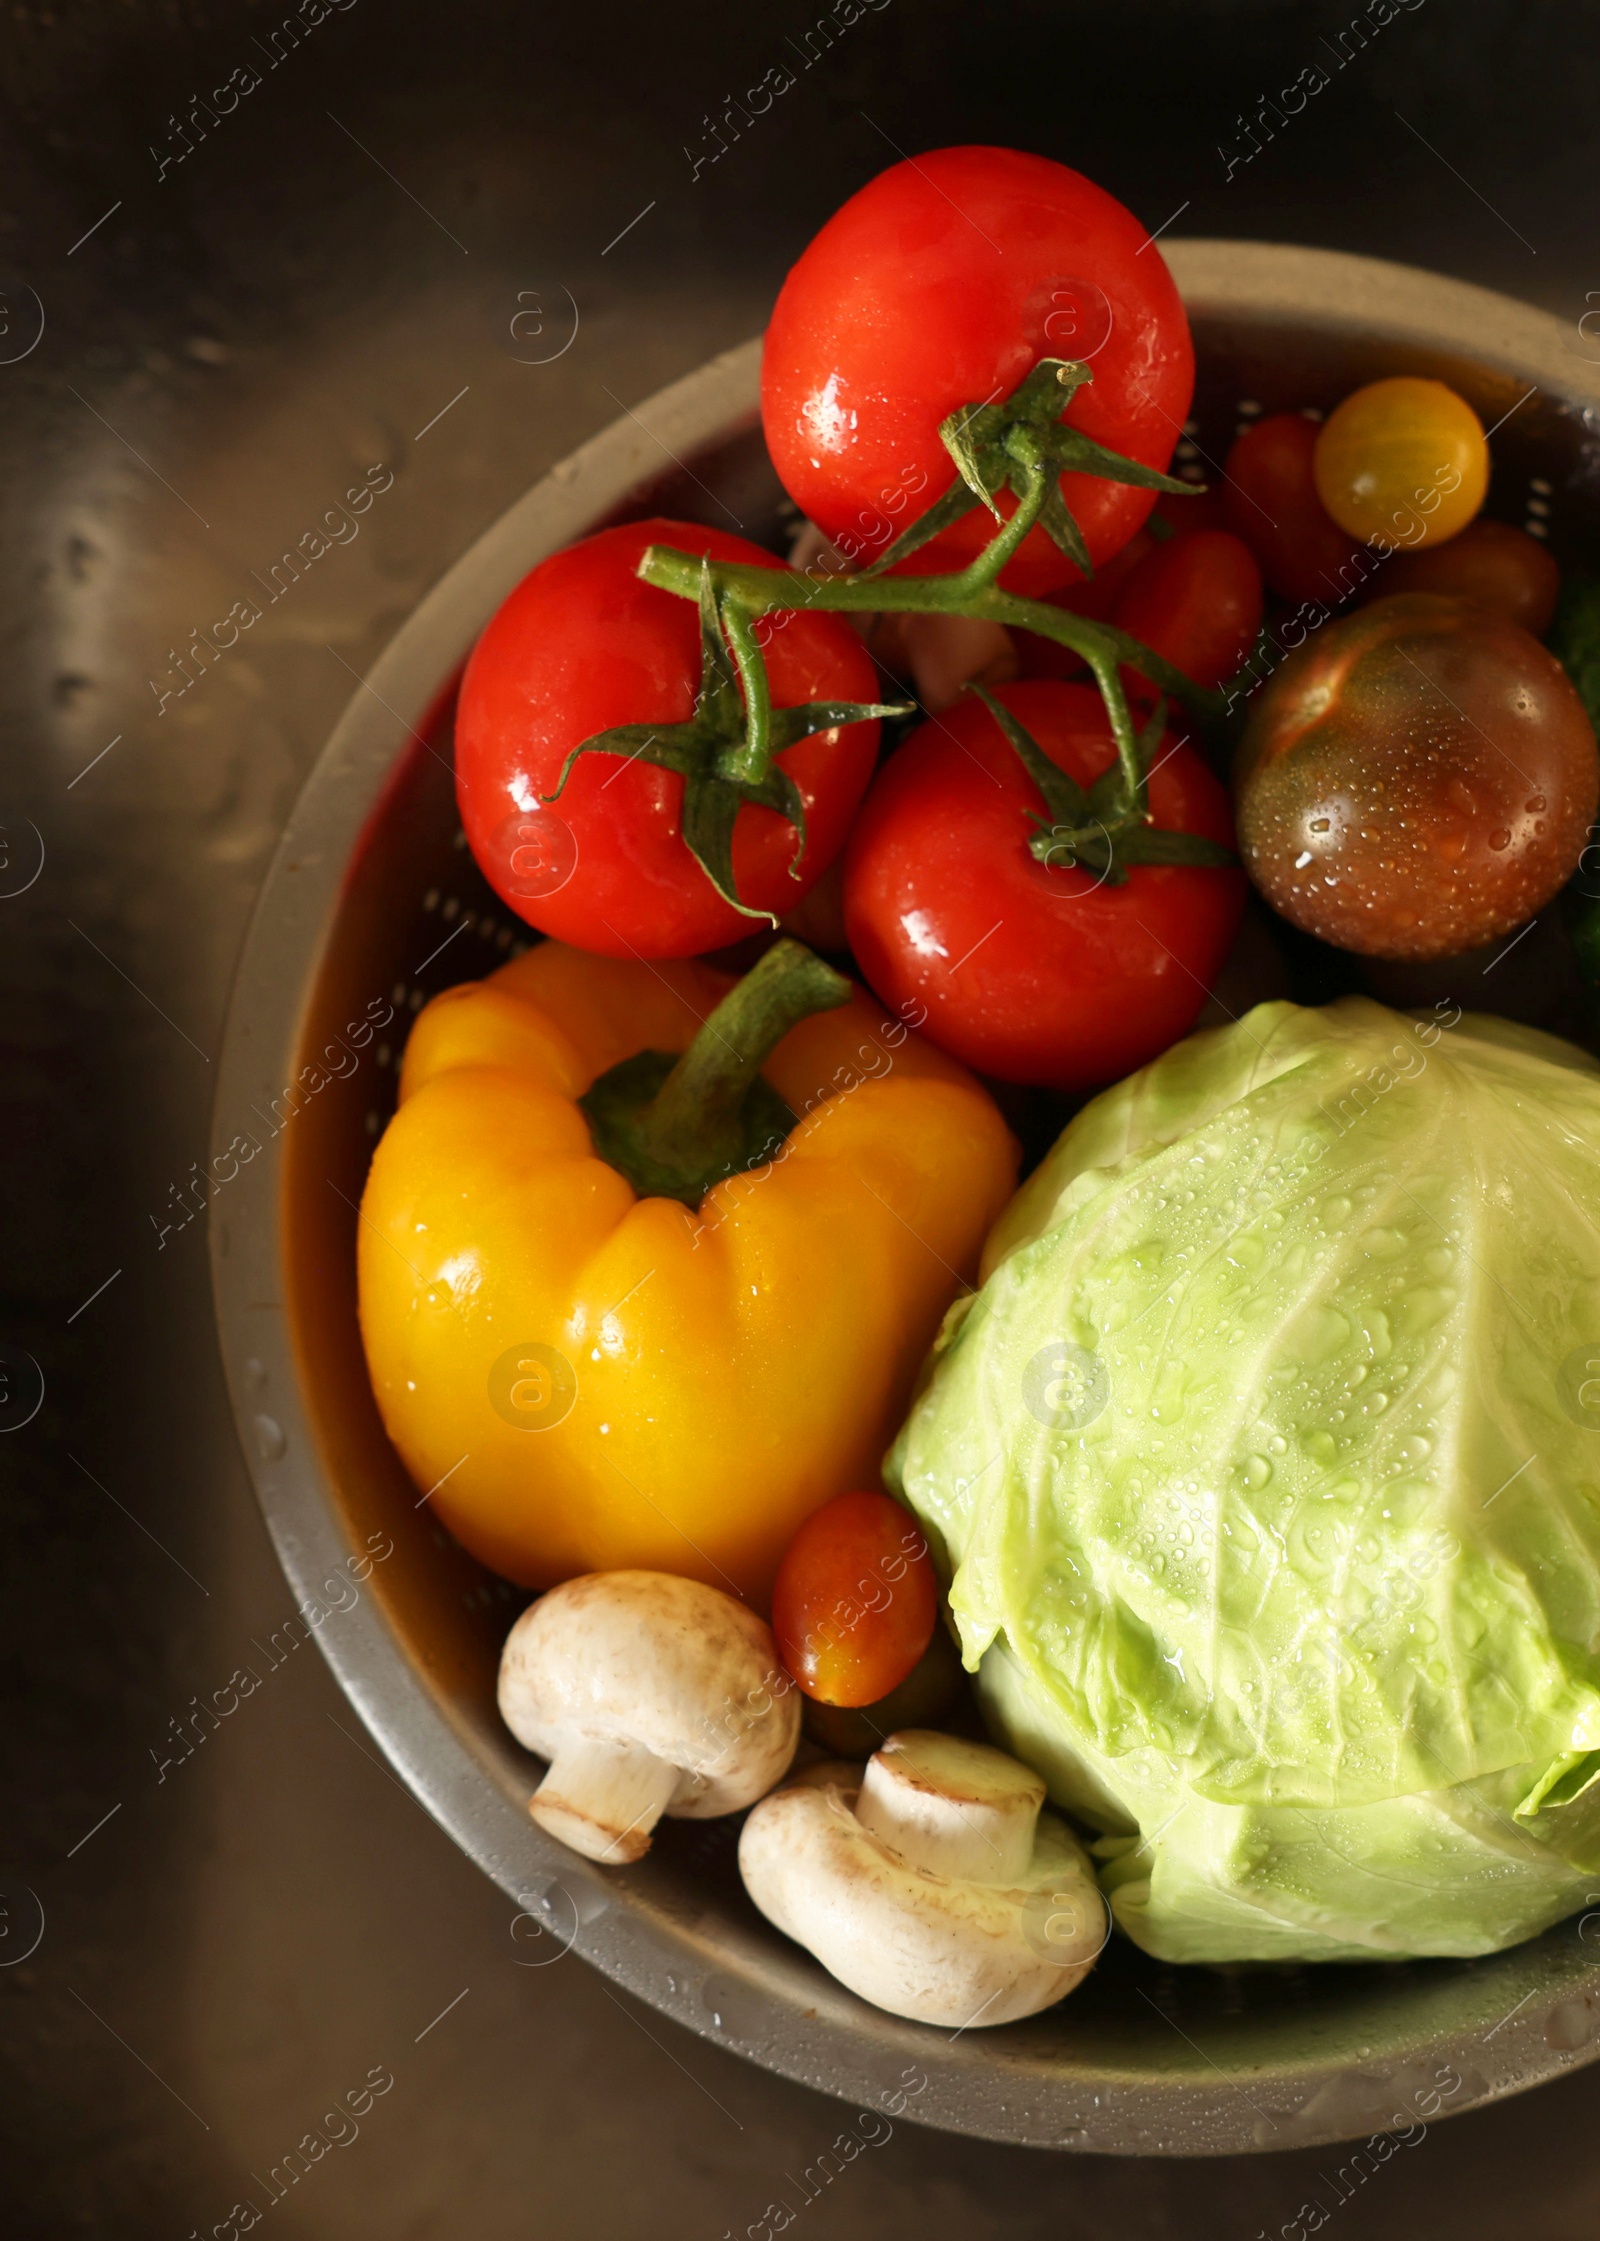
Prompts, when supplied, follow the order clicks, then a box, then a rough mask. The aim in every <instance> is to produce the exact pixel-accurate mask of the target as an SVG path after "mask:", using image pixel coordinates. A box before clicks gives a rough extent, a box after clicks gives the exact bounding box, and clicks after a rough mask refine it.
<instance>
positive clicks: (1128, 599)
mask: <svg viewBox="0 0 1600 2241" xmlns="http://www.w3.org/2000/svg"><path fill="white" fill-rule="evenodd" d="M1111 620H1112V622H1114V623H1115V624H1116V626H1117V628H1118V629H1119V630H1125V631H1127V633H1128V635H1129V636H1130V637H1132V638H1137V639H1138V640H1139V642H1140V644H1141V645H1144V646H1148V647H1149V648H1150V650H1151V652H1152V653H1156V654H1161V655H1163V656H1164V657H1165V658H1166V659H1167V660H1168V661H1170V662H1171V664H1172V666H1173V668H1174V669H1181V670H1182V671H1183V674H1184V675H1185V676H1186V677H1189V678H1192V679H1193V680H1194V682H1195V683H1196V684H1197V685H1204V686H1206V687H1207V689H1208V690H1210V689H1214V688H1215V687H1216V686H1218V685H1220V684H1221V683H1222V682H1223V681H1224V679H1225V678H1228V677H1233V676H1236V675H1237V673H1238V671H1239V669H1240V668H1241V667H1242V665H1243V663H1244V660H1245V657H1246V656H1247V655H1248V653H1249V651H1250V649H1251V647H1252V646H1253V645H1254V644H1255V639H1256V632H1257V631H1258V630H1259V629H1260V628H1261V571H1260V569H1259V568H1258V567H1257V566H1256V563H1255V559H1254V556H1253V555H1252V553H1251V551H1250V548H1249V546H1248V545H1247V544H1245V543H1244V541H1243V539H1242V538H1239V537H1235V536H1234V535H1232V533H1231V532H1230V531H1228V530H1226V529H1195V530H1192V531H1191V532H1190V533H1189V535H1188V536H1186V537H1169V538H1168V539H1167V541H1166V543H1165V544H1162V545H1157V546H1156V548H1155V550H1154V552H1152V553H1149V554H1147V556H1146V557H1145V558H1144V559H1143V560H1142V561H1141V562H1140V563H1139V565H1138V567H1137V568H1135V569H1134V570H1133V572H1132V574H1131V575H1130V576H1129V577H1128V579H1127V581H1126V582H1125V583H1124V584H1123V586H1122V588H1121V590H1120V592H1119V593H1118V595H1117V601H1116V604H1115V606H1114V607H1113V608H1112V610H1111ZM1129 666H1130V672H1131V670H1132V665H1131V664H1130V665H1129ZM1127 681H1128V683H1129V686H1130V689H1131V690H1133V691H1134V692H1136V693H1137V694H1138V695H1139V697H1140V698H1142V699H1145V700H1148V699H1150V698H1151V697H1152V691H1153V688H1152V687H1151V686H1150V685H1149V684H1147V683H1146V681H1145V679H1144V678H1143V677H1142V676H1139V675H1138V674H1137V673H1136V672H1133V673H1131V674H1130V675H1129V676H1128V679H1127Z"/></svg>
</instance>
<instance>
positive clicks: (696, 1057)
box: [579, 939, 851, 1206]
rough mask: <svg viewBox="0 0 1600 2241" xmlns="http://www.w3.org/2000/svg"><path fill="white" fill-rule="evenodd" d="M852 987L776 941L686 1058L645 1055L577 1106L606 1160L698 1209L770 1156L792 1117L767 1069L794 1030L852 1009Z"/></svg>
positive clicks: (635, 1180)
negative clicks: (843, 1007)
mask: <svg viewBox="0 0 1600 2241" xmlns="http://www.w3.org/2000/svg"><path fill="white" fill-rule="evenodd" d="M850 994H851V988H850V983H849V981H848V980H846V978H845V977H844V975H843V974H842V973H836V972H835V971H834V969H833V967H832V966H831V965H825V964H824V963H823V962H822V959H821V958H820V957H815V956H813V955H812V953H811V951H810V950H809V949H807V948H806V947H805V946H804V945H803V944H802V943H800V942H797V941H790V940H787V939H785V940H783V941H779V942H774V943H773V945H772V947H771V948H770V949H769V950H768V951H767V953H766V955H765V956H764V957H763V958H761V960H760V961H759V963H757V964H755V965H753V966H752V967H751V969H750V971H749V972H748V973H746V974H745V976H744V978H743V980H741V981H739V982H738V983H737V984H736V985H735V986H734V987H732V988H730V989H729V991H728V993H727V995H726V996H724V997H723V999H722V1001H721V1003H720V1004H719V1005H718V1006H717V1008H716V1010H715V1011H714V1012H712V1014H711V1016H710V1018H709V1019H707V1020H706V1021H705V1023H704V1025H703V1026H702V1027H701V1028H700V1030H699V1032H698V1034H697V1035H696V1036H695V1038H694V1041H693V1042H692V1043H691V1044H690V1045H689V1047H688V1049H687V1050H686V1051H684V1052H683V1053H682V1054H681V1055H680V1056H678V1057H673V1056H672V1055H671V1054H669V1053H668V1052H665V1051H653V1050H645V1051H639V1052H637V1053H636V1054H635V1055H634V1056H633V1057H632V1058H625V1059H624V1060H623V1061H622V1063H621V1064H620V1065H618V1066H613V1067H612V1068H611V1069H610V1071H609V1072H608V1073H605V1074H602V1075H601V1076H600V1078H599V1080H598V1081H596V1082H595V1083H593V1084H592V1086H591V1087H590V1088H589V1090H588V1091H587V1092H586V1093H585V1095H584V1096H583V1097H582V1098H581V1099H580V1100H579V1103H580V1104H581V1105H582V1108H583V1111H584V1114H585V1116H586V1118H587V1119H588V1122H589V1128H590V1133H591V1134H592V1136H593V1138H594V1147H595V1150H596V1152H597V1153H598V1154H599V1155H600V1157H601V1158H602V1159H603V1160H605V1161H606V1162H607V1163H608V1164H609V1165H610V1166H612V1167H614V1168H616V1169H617V1170H618V1172H619V1173H620V1174H622V1175H625V1176H626V1177H627V1179H628V1181H629V1182H630V1183H631V1184H632V1185H633V1187H634V1189H635V1190H636V1191H637V1192H638V1193H639V1195H640V1197H641V1198H677V1199H681V1200H682V1201H683V1202H684V1204H685V1205H687V1206H698V1205H699V1204H700V1201H701V1200H702V1199H703V1198H704V1196H705V1194H706V1192H707V1191H708V1190H710V1189H711V1188H712V1187H713V1185H715V1184H717V1183H720V1182H722V1181H724V1180H725V1179H726V1178H727V1177H728V1176H729V1175H738V1174H742V1173H744V1172H745V1171H746V1170H747V1169H749V1168H752V1167H760V1166H764V1165H765V1164H766V1162H767V1161H769V1160H770V1159H772V1158H773V1156H774V1155H775V1154H776V1152H777V1151H778V1149H779V1147H780V1146H781V1145H782V1143H783V1141H784V1139H785V1138H786V1137H787V1136H788V1134H789V1131H790V1130H791V1129H792V1128H793V1127H794V1125H795V1116H794V1114H793V1113H792V1112H791V1111H790V1109H789V1107H788V1106H787V1105H786V1104H785V1103H784V1101H783V1099H782V1098H781V1097H780V1096H779V1094H778V1092H777V1091H776V1090H775V1089H774V1088H773V1087H772V1085H771V1083H770V1082H767V1081H764V1080H763V1079H762V1077H761V1069H762V1067H763V1066H764V1065H765V1064H766V1062H767V1060H768V1059H769V1058H770V1057H771V1056H772V1053H773V1052H774V1050H776V1048H777V1046H778V1045H779V1043H781V1042H782V1040H783V1038H784V1036H785V1035H787V1034H788V1032H789V1030H790V1028H792V1027H797V1026H798V1025H799V1023H800V1021H801V1020H803V1019H809V1018H810V1016H811V1015H812V1013H813V1012H823V1011H831V1010H833V1008H834V1007H835V1006H836V1005H839V1004H844V1003H848V1001H849V999H850Z"/></svg>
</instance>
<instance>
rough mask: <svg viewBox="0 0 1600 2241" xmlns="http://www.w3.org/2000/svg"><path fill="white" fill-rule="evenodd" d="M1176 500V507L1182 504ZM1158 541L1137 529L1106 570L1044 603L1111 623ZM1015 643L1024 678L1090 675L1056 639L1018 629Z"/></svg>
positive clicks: (1081, 660) (1079, 658)
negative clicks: (1131, 580)
mask: <svg viewBox="0 0 1600 2241" xmlns="http://www.w3.org/2000/svg"><path fill="white" fill-rule="evenodd" d="M1181 502H1182V501H1181V500H1177V499H1175V500H1174V501H1173V503H1174V504H1181ZM1155 549H1156V541H1155V539H1154V537H1152V536H1151V534H1150V532H1149V530H1148V529H1136V530H1135V531H1134V533H1133V535H1132V536H1131V537H1130V538H1129V539H1128V542H1127V543H1126V544H1125V545H1124V546H1123V548H1122V550H1121V552H1119V553H1113V554H1112V556H1111V558H1110V559H1109V560H1108V561H1107V562H1106V564H1105V566H1104V567H1103V568H1097V569H1096V570H1095V572H1094V574H1093V575H1092V576H1090V577H1089V578H1088V580H1087V581H1082V580H1080V581H1079V582H1077V583H1075V584H1069V585H1068V586H1067V588H1066V590H1065V591H1053V592H1052V593H1051V594H1050V596H1049V598H1048V599H1047V600H1046V601H1045V602H1044V604H1045V605H1046V606H1047V607H1061V608H1064V609H1065V610H1066V612H1067V613H1068V614H1069V615H1087V616H1088V618H1089V620H1090V621H1091V622H1109V621H1110V619H1111V610H1112V608H1113V607H1114V606H1115V605H1116V603H1117V598H1118V595H1119V594H1120V593H1121V590H1122V587H1123V585H1124V584H1125V583H1126V582H1127V580H1128V578H1129V577H1130V576H1131V575H1132V574H1133V571H1134V570H1135V569H1136V568H1137V567H1138V565H1139V563H1140V561H1141V560H1143V559H1145V557H1146V556H1147V555H1148V554H1150V553H1153V552H1154V551H1155ZM1012 640H1013V643H1014V644H1015V646H1016V648H1017V652H1018V654H1019V655H1020V657H1021V661H1022V674H1023V676H1024V677H1083V676H1086V675H1087V674H1088V666H1089V665H1088V663H1087V662H1086V661H1085V660H1084V658H1083V656H1082V655H1081V654H1075V653H1074V652H1073V651H1072V649H1071V647H1070V646H1061V645H1058V644H1057V643H1056V641H1055V639H1053V638H1041V637H1040V636H1039V635H1038V633H1037V632H1036V631H1032V630H1017V631H1013V632H1012Z"/></svg>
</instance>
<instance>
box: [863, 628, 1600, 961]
mask: <svg viewBox="0 0 1600 2241" xmlns="http://www.w3.org/2000/svg"><path fill="white" fill-rule="evenodd" d="M1251 708H1252V712H1251V715H1250V719H1249V722H1248V724H1247V726H1246V729H1245V734H1244V737H1243V739H1242V740H1241V741H1240V745H1239V757H1238V767H1237V774H1236V800H1237V806H1238V817H1239V845H1240V849H1241V851H1242V853H1243V856H1244V859H1245V863H1246V866H1247V867H1248V869H1249V872H1250V876H1251V878H1252V879H1254V881H1255V883H1256V885H1257V886H1258V887H1259V888H1260V889H1261V892H1262V893H1263V894H1264V895H1265V896H1266V898H1267V900H1268V902H1269V903H1271V905H1272V907H1273V908H1274V910H1277V911H1280V912H1281V913H1282V914H1283V916H1284V917H1285V918H1287V919H1289V920H1290V921H1291V922H1292V923H1293V924H1294V925H1296V926H1299V927H1302V928H1303V929H1304V930H1305V931H1306V932H1307V933H1310V934H1316V935H1319V936H1320V937H1321V939H1322V940H1324V941H1327V942H1332V943H1333V944H1334V945H1335V947H1336V948H1339V949H1352V950H1358V951H1360V952H1362V953H1363V954H1364V955H1366V956H1369V957H1408V958H1426V957H1454V956H1457V955H1459V954H1460V953H1461V951H1463V950H1468V949H1476V948H1478V947H1480V946H1481V945H1482V944H1484V943H1485V942H1490V941H1495V940H1498V939H1499V937H1500V936H1501V935H1503V934H1506V933H1509V932H1510V931H1511V929H1512V928H1513V927H1514V926H1520V925H1521V924H1522V923H1523V922H1524V920H1526V919H1529V918H1531V917H1532V916H1533V914H1534V912H1535V911H1536V910H1538V909H1539V908H1540V907H1541V906H1542V905H1543V904H1544V903H1547V902H1548V901H1549V900H1550V898H1551V896H1552V895H1554V894H1555V892H1556V891H1557V889H1558V888H1559V887H1561V886H1562V885H1563V883H1564V882H1565V881H1566V879H1567V878H1568V877H1569V875H1570V874H1571V872H1572V871H1573V869H1574V867H1575V866H1576V864H1577V861H1578V858H1579V855H1580V854H1581V852H1582V850H1583V847H1584V844H1585V842H1586V841H1587V839H1588V835H1589V826H1590V824H1591V822H1592V820H1593V818H1594V814H1595V806H1596V802H1597V800H1600V762H1597V759H1596V755H1595V742H1594V734H1593V732H1592V731H1591V729H1590V727H1589V719H1588V717H1587V716H1586V715H1585V714H1584V711H1583V704H1582V702H1581V701H1580V700H1579V698H1578V695H1577V693H1576V692H1575V691H1574V689H1573V687H1572V685H1571V683H1570V682H1569V681H1568V678H1567V675H1566V672H1565V670H1563V669H1562V667H1561V665H1560V663H1559V662H1558V661H1556V660H1555V658H1554V656H1553V655H1551V654H1548V653H1546V651H1545V649H1544V648H1543V647H1542V646H1541V645H1540V644H1539V642H1538V640H1537V639H1536V638H1533V637H1530V636H1529V634H1528V632H1527V631H1525V630H1523V629H1521V628H1520V627H1519V626H1518V625H1517V624H1516V623H1513V622H1507V621H1505V620H1504V619H1503V618H1501V617H1500V616H1498V615H1494V614H1492V613H1490V612H1489V611H1488V610H1486V609H1484V608H1482V607H1479V606H1476V605H1474V604H1473V603H1471V602H1470V601H1467V600H1461V599H1443V598H1439V597H1437V596H1435V595H1431V594H1427V593H1423V592H1406V593H1402V594H1401V595H1400V596H1399V597H1397V598H1393V599H1381V600H1378V601H1375V602H1374V604H1373V605H1372V606H1370V607H1364V608H1362V609H1360V610H1359V612H1357V613H1356V614H1354V615H1350V616H1348V617H1345V618H1344V619H1342V620H1340V621H1337V622H1330V623H1327V624H1325V625H1324V627H1323V628H1322V629H1321V630H1319V631H1318V632H1317V633H1316V635H1315V636H1314V637H1313V638H1311V639H1309V640H1308V641H1307V643H1306V644H1305V645H1304V646H1303V647H1302V648H1301V649H1300V650H1299V652H1297V653H1295V654H1292V655H1291V656H1290V657H1289V659H1288V660H1287V661H1286V662H1285V663H1284V665H1283V667H1282V668H1281V669H1280V670H1279V671H1278V673H1277V675H1276V676H1275V677H1274V678H1273V679H1272V680H1271V682H1270V683H1269V684H1267V685H1266V686H1265V687H1264V688H1263V690H1262V691H1261V693H1260V694H1259V695H1258V696H1257V698H1256V699H1255V700H1254V701H1253V702H1252V704H1251ZM846 888H847V892H848V871H847V873H846Z"/></svg>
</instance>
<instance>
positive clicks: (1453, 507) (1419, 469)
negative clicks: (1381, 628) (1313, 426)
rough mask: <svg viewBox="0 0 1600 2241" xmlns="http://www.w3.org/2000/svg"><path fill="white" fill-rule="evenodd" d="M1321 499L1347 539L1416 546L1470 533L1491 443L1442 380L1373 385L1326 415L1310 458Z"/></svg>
mask: <svg viewBox="0 0 1600 2241" xmlns="http://www.w3.org/2000/svg"><path fill="white" fill-rule="evenodd" d="M1311 470H1312V475H1313V477H1314V479H1315V481H1316V485H1317V495H1318V497H1319V498H1320V499H1321V500H1322V503H1323V504H1324V506H1326V508H1327V509H1328V511H1329V513H1330V514H1332V516H1333V518H1334V520H1335V521H1336V522H1337V523H1338V524H1339V527H1340V528H1341V529H1343V530H1344V531H1345V532H1346V533H1347V534H1348V535H1349V536H1352V537H1360V538H1361V539H1362V540H1363V541H1364V542H1365V543H1367V544H1369V545H1378V546H1380V547H1389V548H1392V549H1394V550H1398V551H1402V552H1403V551H1407V550H1409V551H1415V550H1416V548H1417V547H1418V546H1419V545H1442V544H1443V543H1444V541H1445V539H1446V538H1447V537H1453V536H1454V535H1455V534H1456V532H1457V530H1458V529H1465V528H1466V526H1467V523H1468V522H1469V521H1471V519H1472V517H1473V515H1474V514H1475V513H1476V512H1477V511H1478V508H1479V507H1480V506H1481V505H1482V504H1483V499H1484V493H1485V491H1486V490H1487V489H1488V487H1489V446H1488V444H1487V443H1486V442H1485V440H1484V434H1483V425H1482V423H1481V421H1480V420H1479V418H1478V416H1477V414H1476V413H1475V412H1474V411H1473V409H1472V407H1471V406H1470V405H1469V404H1468V403H1467V401H1466V399H1465V397H1458V396H1457V395H1456V393H1455V391H1454V390H1453V389H1450V388H1447V387H1446V386H1445V384H1444V383H1443V382H1442V381H1425V380H1423V379H1421V378H1420V377H1418V376H1415V375H1412V374H1397V375H1395V376H1394V377H1393V378H1392V379H1391V380H1388V381H1369V382H1368V384H1367V386H1366V387H1365V389H1357V390H1356V391H1355V392H1354V394H1353V395H1351V396H1349V397H1346V399H1345V401H1344V403H1343V404H1342V405H1340V406H1339V407H1338V409H1337V410H1336V411H1334V412H1331V413H1330V414H1329V415H1328V418H1327V421H1326V423H1325V424H1324V426H1323V429H1322V433H1321V434H1320V435H1319V436H1318V438H1317V448H1316V451H1315V452H1314V454H1313V455H1312V462H1311Z"/></svg>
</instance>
